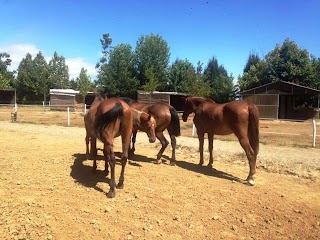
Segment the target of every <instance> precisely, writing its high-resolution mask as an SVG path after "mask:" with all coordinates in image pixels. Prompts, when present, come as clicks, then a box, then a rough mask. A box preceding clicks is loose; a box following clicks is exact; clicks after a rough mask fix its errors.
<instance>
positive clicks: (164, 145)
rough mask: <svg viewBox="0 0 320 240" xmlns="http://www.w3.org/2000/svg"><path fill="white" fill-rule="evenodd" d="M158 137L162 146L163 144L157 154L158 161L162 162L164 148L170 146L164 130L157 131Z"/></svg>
mask: <svg viewBox="0 0 320 240" xmlns="http://www.w3.org/2000/svg"><path fill="white" fill-rule="evenodd" d="M156 137H157V138H158V139H159V141H160V143H161V146H162V147H161V149H160V151H159V152H158V154H157V163H158V164H160V163H161V157H162V154H163V152H164V150H165V149H166V147H167V146H168V144H169V142H168V140H167V139H166V138H165V137H164V135H163V132H157V133H156Z"/></svg>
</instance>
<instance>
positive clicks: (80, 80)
mask: <svg viewBox="0 0 320 240" xmlns="http://www.w3.org/2000/svg"><path fill="white" fill-rule="evenodd" d="M92 88H93V86H92V81H91V78H90V76H89V75H88V74H87V69H84V68H81V71H80V74H79V77H77V89H78V90H79V91H80V94H81V95H82V96H85V95H87V93H88V92H89V91H91V90H92Z"/></svg>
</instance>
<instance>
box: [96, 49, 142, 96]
mask: <svg viewBox="0 0 320 240" xmlns="http://www.w3.org/2000/svg"><path fill="white" fill-rule="evenodd" d="M135 75H136V73H135V69H134V55H133V52H132V47H131V46H130V45H129V44H119V45H118V46H116V47H114V48H112V49H111V50H110V51H109V56H108V59H107V60H106V61H105V62H104V63H103V64H102V65H101V67H100V72H99V75H98V82H99V84H100V86H103V88H104V90H105V91H106V92H107V93H108V95H109V96H126V97H131V98H135V97H136V94H137V93H136V92H137V89H138V81H137V79H136V78H135Z"/></svg>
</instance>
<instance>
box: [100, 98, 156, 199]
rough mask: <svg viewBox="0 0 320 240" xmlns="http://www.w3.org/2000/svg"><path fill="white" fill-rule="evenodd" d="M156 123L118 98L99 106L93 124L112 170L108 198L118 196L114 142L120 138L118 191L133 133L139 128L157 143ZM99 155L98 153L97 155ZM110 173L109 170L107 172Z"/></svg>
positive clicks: (120, 186)
mask: <svg viewBox="0 0 320 240" xmlns="http://www.w3.org/2000/svg"><path fill="white" fill-rule="evenodd" d="M155 126H156V122H155V119H154V118H153V117H152V116H150V115H149V114H147V113H144V112H141V111H137V110H135V109H132V108H130V107H129V105H128V104H127V103H125V102H124V101H123V100H121V99H118V98H109V99H106V100H104V101H102V102H100V104H99V105H98V107H97V109H96V114H95V120H94V133H95V136H96V137H97V138H98V139H99V140H100V141H101V142H103V144H104V147H103V153H104V156H105V162H106V168H107V167H108V165H107V163H109V164H110V168H111V180H110V190H109V192H108V194H107V196H108V197H114V196H115V193H116V192H115V187H116V182H115V164H116V159H115V154H114V151H113V147H114V146H113V143H114V138H116V137H118V136H121V141H122V154H121V165H122V168H121V174H120V178H119V183H118V185H117V188H123V182H124V170H125V166H126V163H127V159H128V149H129V147H130V137H131V134H132V129H133V127H134V128H137V129H139V130H141V131H144V132H146V133H147V135H148V137H149V141H150V142H151V143H153V142H155V141H156V136H155ZM94 153H96V152H94ZM94 168H96V158H94ZM106 171H108V170H106Z"/></svg>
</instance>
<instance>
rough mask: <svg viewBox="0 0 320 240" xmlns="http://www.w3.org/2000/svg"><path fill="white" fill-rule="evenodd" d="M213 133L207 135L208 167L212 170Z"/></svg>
mask: <svg viewBox="0 0 320 240" xmlns="http://www.w3.org/2000/svg"><path fill="white" fill-rule="evenodd" d="M213 138H214V134H213V133H208V150H209V163H208V167H210V168H212V165H213Z"/></svg>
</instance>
